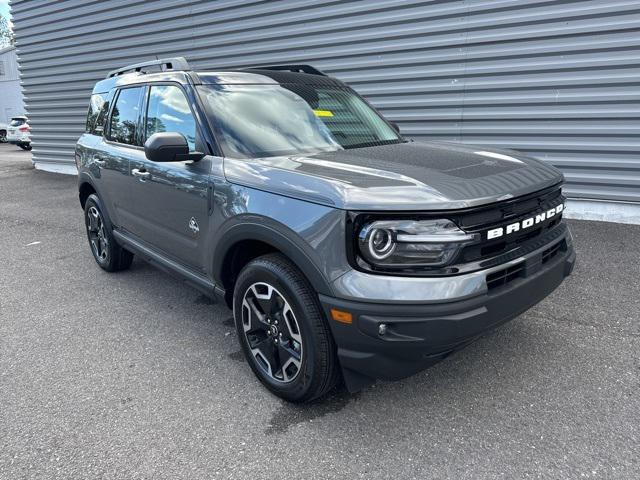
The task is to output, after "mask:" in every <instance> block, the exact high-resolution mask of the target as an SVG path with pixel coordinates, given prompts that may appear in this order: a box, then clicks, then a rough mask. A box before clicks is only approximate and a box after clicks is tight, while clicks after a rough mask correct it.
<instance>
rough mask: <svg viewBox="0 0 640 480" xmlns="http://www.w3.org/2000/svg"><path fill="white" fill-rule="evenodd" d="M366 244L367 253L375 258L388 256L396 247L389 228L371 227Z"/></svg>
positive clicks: (381, 258) (380, 258)
mask: <svg viewBox="0 0 640 480" xmlns="http://www.w3.org/2000/svg"><path fill="white" fill-rule="evenodd" d="M368 237H369V238H368V240H367V246H368V247H369V248H368V250H369V254H370V255H371V256H372V257H373V258H375V259H376V260H384V259H386V258H389V257H390V256H391V255H392V254H393V251H394V250H395V249H396V243H395V241H394V238H393V233H392V232H391V230H387V229H385V228H373V229H371V231H370V232H369V235H368Z"/></svg>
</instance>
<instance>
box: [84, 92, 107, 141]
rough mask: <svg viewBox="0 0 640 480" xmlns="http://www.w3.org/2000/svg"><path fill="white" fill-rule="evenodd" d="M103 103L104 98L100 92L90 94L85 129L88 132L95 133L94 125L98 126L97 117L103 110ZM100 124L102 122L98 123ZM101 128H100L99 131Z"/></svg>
mask: <svg viewBox="0 0 640 480" xmlns="http://www.w3.org/2000/svg"><path fill="white" fill-rule="evenodd" d="M104 103H105V99H104V97H103V96H102V94H96V95H91V100H90V101H89V112H88V113H87V125H86V129H85V130H86V131H87V132H88V133H97V132H96V127H97V126H98V125H97V123H98V117H99V116H101V115H100V114H101V113H102V112H103V105H104ZM100 126H102V124H101V125H100ZM101 131H102V129H100V132H101Z"/></svg>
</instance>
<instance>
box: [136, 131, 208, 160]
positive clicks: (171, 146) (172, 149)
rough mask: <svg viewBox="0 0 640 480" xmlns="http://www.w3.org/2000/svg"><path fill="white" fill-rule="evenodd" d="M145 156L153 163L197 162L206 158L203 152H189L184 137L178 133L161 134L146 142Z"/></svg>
mask: <svg viewBox="0 0 640 480" xmlns="http://www.w3.org/2000/svg"><path fill="white" fill-rule="evenodd" d="M144 154H145V156H146V157H147V158H148V159H149V160H151V161H152V162H185V161H193V162H197V161H198V160H201V159H202V157H204V153H201V152H189V144H188V143H187V139H186V138H184V135H182V134H181V133H177V132H160V133H154V134H153V135H151V136H150V137H149V138H148V139H147V141H146V142H144Z"/></svg>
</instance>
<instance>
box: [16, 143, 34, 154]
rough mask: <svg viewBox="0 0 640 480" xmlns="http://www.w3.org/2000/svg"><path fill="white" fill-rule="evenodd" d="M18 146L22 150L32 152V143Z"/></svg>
mask: <svg viewBox="0 0 640 480" xmlns="http://www.w3.org/2000/svg"><path fill="white" fill-rule="evenodd" d="M18 146H19V147H20V148H21V149H23V150H26V151H27V152H28V151H30V150H31V144H30V143H20V144H18Z"/></svg>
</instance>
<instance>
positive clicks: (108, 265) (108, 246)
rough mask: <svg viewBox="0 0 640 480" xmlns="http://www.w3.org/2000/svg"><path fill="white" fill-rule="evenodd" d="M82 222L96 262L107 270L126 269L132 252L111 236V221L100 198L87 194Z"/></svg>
mask: <svg viewBox="0 0 640 480" xmlns="http://www.w3.org/2000/svg"><path fill="white" fill-rule="evenodd" d="M84 223H85V226H86V228H87V239H88V240H89V248H90V249H91V253H92V254H93V258H94V259H95V261H96V263H97V264H98V265H99V266H100V268H102V269H103V270H106V271H107V272H117V271H119V270H126V269H127V268H129V267H130V266H131V262H133V253H131V252H129V251H128V250H125V249H124V248H122V247H121V246H120V245H118V242H116V239H115V238H114V236H113V232H112V227H111V221H110V220H109V217H108V216H107V214H106V212H105V210H104V208H103V207H102V202H101V201H100V198H99V197H98V196H97V195H95V194H92V195H89V198H87V201H86V203H85V206H84Z"/></svg>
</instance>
